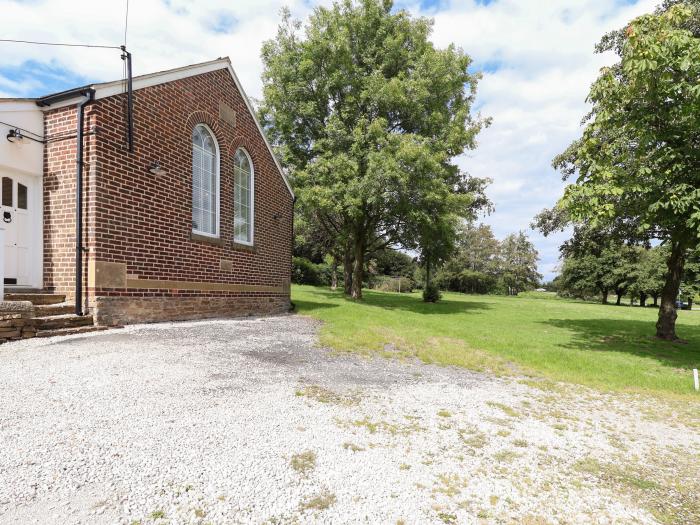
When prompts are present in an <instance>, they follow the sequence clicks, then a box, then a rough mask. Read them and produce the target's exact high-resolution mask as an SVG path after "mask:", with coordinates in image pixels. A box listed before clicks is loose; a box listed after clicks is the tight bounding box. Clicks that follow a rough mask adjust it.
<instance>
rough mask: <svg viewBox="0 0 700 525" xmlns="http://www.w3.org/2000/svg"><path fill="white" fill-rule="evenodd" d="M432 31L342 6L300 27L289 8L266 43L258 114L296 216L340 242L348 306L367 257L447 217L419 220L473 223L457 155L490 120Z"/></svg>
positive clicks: (390, 12) (467, 76)
mask: <svg viewBox="0 0 700 525" xmlns="http://www.w3.org/2000/svg"><path fill="white" fill-rule="evenodd" d="M431 28H432V22H431V21H430V20H428V19H425V18H414V17H412V16H411V15H410V14H408V12H406V11H403V10H396V11H395V10H394V9H393V2H392V1H391V0H343V1H338V2H335V3H334V4H333V5H332V6H331V7H329V8H326V7H318V8H316V9H314V11H313V14H312V15H311V17H310V18H309V20H308V23H307V24H306V25H304V26H302V24H301V23H300V22H298V21H294V20H292V19H291V18H290V15H289V12H288V11H286V12H285V13H284V18H283V21H282V24H281V25H280V27H279V29H278V32H277V36H276V37H275V38H274V39H272V40H270V41H268V42H266V43H265V44H264V46H263V50H262V59H263V62H264V72H263V95H264V100H263V101H262V104H261V107H260V116H261V118H262V121H263V124H264V125H265V126H266V128H267V131H268V133H269V134H270V136H271V138H272V140H273V143H274V145H275V146H276V148H277V149H278V151H279V153H280V156H281V159H282V162H283V164H284V165H285V167H286V168H287V169H288V170H289V173H290V176H291V179H292V181H293V184H294V186H295V189H296V192H297V195H298V197H299V200H300V201H301V203H302V204H301V205H302V209H304V210H308V211H309V212H310V213H313V216H314V222H315V224H318V226H319V227H321V228H324V229H325V230H326V231H327V234H328V235H329V236H331V237H333V238H337V239H338V243H337V245H338V246H340V247H341V248H342V249H343V252H344V256H343V263H344V267H345V273H344V274H345V281H346V291H349V292H351V294H352V296H353V297H355V298H361V296H362V282H363V275H364V271H365V258H366V256H367V254H369V253H373V252H376V251H377V250H379V249H381V248H382V247H384V246H396V245H403V246H406V247H410V245H411V244H415V241H416V236H415V234H416V231H419V232H424V233H425V232H428V231H429V230H430V228H429V227H428V225H427V224H426V217H428V219H429V220H433V219H434V220H435V221H436V224H438V223H439V225H440V227H439V228H437V229H438V230H440V231H441V232H442V231H444V228H443V226H444V225H445V224H447V223H449V222H450V221H448V220H447V219H446V218H445V217H444V216H430V215H429V214H428V213H427V212H430V213H439V214H443V213H444V214H448V213H449V214H457V215H469V214H470V213H471V210H472V209H473V206H474V205H475V202H476V201H475V198H474V196H473V195H472V193H471V188H470V184H471V183H472V182H473V181H472V180H471V179H470V178H469V177H468V176H467V175H466V174H464V173H462V172H461V171H460V170H459V169H458V167H457V166H456V165H455V163H454V158H455V157H456V156H458V155H460V154H462V153H463V152H464V151H465V150H466V149H472V148H474V147H475V145H476V144H475V138H476V135H477V133H478V132H479V130H480V129H481V128H482V127H483V126H484V125H485V124H486V123H487V122H486V121H485V120H482V119H480V118H478V117H473V116H472V115H471V107H472V104H473V100H474V95H475V92H476V86H477V80H478V77H477V76H476V75H473V74H471V73H470V72H469V71H468V68H469V65H470V63H471V60H470V58H469V56H467V55H466V54H465V53H464V52H463V51H462V50H461V49H458V48H456V47H454V46H449V47H448V48H446V49H437V48H436V47H435V46H434V45H433V44H432V43H431V42H430V40H429V36H430V32H431ZM447 197H449V199H450V202H449V205H447V206H444V207H441V206H436V205H435V203H436V202H437V201H439V200H441V199H442V200H444V199H446V198H447ZM426 240H427V238H426ZM437 248H438V247H436V246H431V247H428V246H425V247H424V249H422V250H421V251H422V252H424V253H426V254H428V253H432V252H435V251H436V249H437Z"/></svg>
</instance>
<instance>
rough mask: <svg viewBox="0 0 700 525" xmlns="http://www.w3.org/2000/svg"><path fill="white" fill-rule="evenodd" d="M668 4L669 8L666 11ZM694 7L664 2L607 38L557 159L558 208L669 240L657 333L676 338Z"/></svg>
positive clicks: (688, 221) (695, 86)
mask: <svg viewBox="0 0 700 525" xmlns="http://www.w3.org/2000/svg"><path fill="white" fill-rule="evenodd" d="M671 4H673V5H671ZM694 5H695V3H693V4H688V3H674V2H669V3H668V5H667V6H665V8H664V9H662V10H661V11H659V12H658V13H656V14H649V15H644V16H641V17H639V18H637V19H635V20H633V21H632V22H631V23H630V24H629V26H627V27H626V28H625V29H624V31H623V32H618V33H615V34H613V35H609V36H608V37H605V38H604V39H603V41H602V42H601V45H600V46H599V51H610V50H612V51H615V52H617V53H618V55H619V56H620V61H619V62H618V63H617V64H615V65H614V66H612V67H608V68H604V69H603V70H602V71H601V74H600V76H599V78H598V79H597V80H596V82H595V83H594V84H593V86H592V87H591V91H590V94H589V97H588V100H589V102H591V104H592V106H593V109H592V111H591V113H590V114H589V116H588V117H587V124H586V127H585V129H584V131H583V135H582V137H581V138H580V139H578V140H576V141H575V142H574V143H573V144H572V145H571V146H570V147H569V148H568V149H567V150H566V151H565V152H564V153H563V154H562V155H560V156H559V157H557V158H556V159H555V161H554V165H555V167H557V168H559V169H560V170H561V171H562V172H563V173H564V176H565V178H568V177H571V176H575V177H576V179H575V182H574V183H573V184H570V185H569V186H568V187H567V188H566V191H565V194H564V197H563V198H562V199H561V201H560V203H559V207H560V208H561V209H564V210H565V212H566V214H567V215H568V217H569V218H570V219H571V220H573V221H574V222H577V223H587V224H589V225H590V226H592V227H594V228H597V227H601V228H609V227H611V226H613V225H615V224H624V225H634V226H635V227H636V229H637V232H638V233H639V234H640V235H643V236H647V237H653V238H657V239H660V240H662V241H665V242H668V243H669V247H670V252H669V258H668V261H667V265H668V270H669V271H668V273H667V280H666V284H665V287H664V291H663V294H662V295H663V298H662V305H661V309H660V312H659V322H658V323H657V336H659V337H661V338H664V339H675V338H676V334H675V319H676V317H677V314H676V311H675V296H676V294H677V293H678V288H679V284H680V279H681V275H682V270H683V262H684V257H685V254H686V251H687V250H688V249H694V248H695V247H696V246H697V245H698V243H699V242H700V169H699V168H700V111H698V109H699V108H700V60H698V56H700V39H698V38H697V37H696V36H695V35H694V34H693V31H692V28H691V26H692V25H693V16H694V15H697V10H696V9H695V8H694V7H693V6H694Z"/></svg>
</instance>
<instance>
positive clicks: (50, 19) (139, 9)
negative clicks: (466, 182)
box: [0, 0, 658, 278]
mask: <svg viewBox="0 0 700 525" xmlns="http://www.w3.org/2000/svg"><path fill="white" fill-rule="evenodd" d="M329 1H330V0H322V1H314V0H286V1H285V0H236V1H235V2H231V1H230V0H200V1H199V2H197V3H194V2H191V1H189V0H139V1H138V2H134V1H132V2H131V6H130V19H129V32H128V41H127V43H128V45H129V48H130V49H131V51H132V52H133V54H134V72H135V74H142V73H148V72H152V71H158V70H162V69H167V68H171V67H177V66H182V65H186V64H190V63H196V62H202V61H206V60H211V59H213V58H217V57H220V56H229V57H231V60H232V62H233V65H234V67H235V69H236V71H237V73H238V75H239V77H240V78H241V81H242V83H243V86H244V88H245V89H246V91H247V92H248V94H249V95H251V96H252V97H259V95H260V90H261V83H260V73H261V63H260V59H259V55H260V46H261V44H262V42H263V41H264V40H266V39H268V38H271V37H272V36H274V33H275V30H276V26H277V23H278V22H279V10H280V8H281V7H282V6H288V7H289V8H290V9H291V11H292V13H293V14H294V15H295V16H297V17H300V18H304V17H306V16H307V15H308V14H309V12H310V9H311V8H313V6H315V5H317V4H327V3H329ZM657 3H658V1H657V0H636V1H635V0H547V1H546V2H542V0H396V4H397V7H401V8H406V9H408V10H410V11H411V12H413V13H414V14H416V15H423V16H429V17H432V18H433V19H434V31H433V35H432V39H433V41H434V42H435V43H436V45H438V46H440V47H444V46H447V45H449V44H451V43H454V44H456V45H458V46H460V47H462V48H463V49H464V50H465V51H466V52H467V53H469V54H470V55H471V56H472V58H473V59H474V68H475V69H478V70H480V71H482V72H483V79H482V81H481V84H480V86H479V95H478V99H477V106H476V107H477V108H478V110H479V111H480V112H482V114H484V115H487V116H490V117H492V118H493V125H492V126H491V127H490V128H489V129H487V130H486V131H484V132H483V134H482V135H481V136H480V140H479V148H478V149H477V150H476V151H473V152H469V153H468V154H467V155H464V156H463V157H461V158H460V159H459V164H460V165H461V166H462V167H463V168H464V169H465V170H467V171H469V172H470V173H471V174H473V175H475V176H479V177H490V178H491V179H493V181H494V182H493V184H492V185H491V187H490V188H489V190H488V193H489V196H490V197H491V199H492V200H493V201H494V203H495V205H496V212H495V213H493V214H492V215H490V216H489V217H486V218H484V222H486V223H488V224H490V225H491V226H492V227H493V229H494V231H495V233H496V235H497V236H498V237H503V236H505V235H507V234H508V233H510V232H515V231H518V230H520V229H524V230H528V225H529V223H530V221H531V219H532V217H533V216H534V215H535V214H536V213H537V212H538V211H540V210H541V209H542V208H544V207H550V206H552V205H553V204H554V203H555V202H556V200H557V198H558V197H559V196H560V195H561V192H562V189H563V184H564V183H563V182H562V181H561V177H560V176H559V175H558V174H557V173H556V172H554V170H553V169H552V168H551V166H550V164H551V160H552V158H553V157H554V156H555V155H556V154H558V153H559V152H561V151H562V150H563V149H564V148H565V147H566V146H567V145H568V144H569V143H570V142H571V140H573V139H574V138H575V137H576V136H577V135H578V134H579V133H580V127H579V125H580V121H581V118H582V117H583V115H584V114H585V113H586V111H587V107H586V104H585V98H586V94H587V92H588V88H589V87H590V84H591V82H592V81H593V80H594V79H595V77H596V75H597V72H598V70H599V69H600V67H602V66H603V65H605V64H606V63H609V62H610V61H611V60H612V59H613V57H609V56H600V55H595V54H594V53H593V46H594V45H595V43H596V42H597V41H598V39H599V38H600V36H601V35H603V34H604V33H606V32H607V31H609V30H611V29H614V28H617V27H621V26H623V25H624V24H625V23H626V22H627V21H629V20H630V19H631V18H633V17H635V16H638V15H639V14H642V13H644V12H648V11H650V10H652V9H653V8H654V7H655V5H656V4H657ZM96 5H98V4H96V3H95V2H93V1H87V0H22V1H20V0H0V13H2V19H1V21H0V35H1V36H2V38H17V39H27V40H48V41H63V42H83V43H85V42H87V43H97V44H108V45H119V44H121V43H122V40H123V31H124V7H125V0H113V1H110V2H100V3H99V8H97V7H96ZM0 51H1V52H0V96H5V97H31V96H39V95H43V94H47V93H52V92H56V91H61V90H63V89H66V88H70V87H75V86H78V85H82V84H85V83H89V82H93V81H105V80H114V79H117V78H121V76H122V61H121V60H120V59H119V51H117V50H103V49H99V50H95V49H75V48H54V47H50V48H48V47H32V46H20V45H13V44H3V43H0ZM528 233H529V235H530V236H531V238H532V240H533V241H534V242H535V245H536V246H537V248H538V250H539V252H540V257H541V261H540V271H541V272H542V273H543V274H545V276H546V277H547V278H551V277H552V276H553V275H554V273H555V271H556V266H557V260H558V250H557V247H558V245H559V244H560V243H561V241H562V240H563V236H555V237H551V238H548V239H545V238H542V237H541V236H540V235H538V234H537V233H536V232H531V231H529V232H528Z"/></svg>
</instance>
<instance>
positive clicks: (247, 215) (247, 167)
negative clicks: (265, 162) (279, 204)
mask: <svg viewBox="0 0 700 525" xmlns="http://www.w3.org/2000/svg"><path fill="white" fill-rule="evenodd" d="M253 181H254V178H253V163H252V162H251V161H250V156H249V155H248V153H247V152H246V150H244V149H242V148H239V149H238V150H236V154H235V155H234V157H233V209H234V216H233V240H234V241H236V242H240V243H242V244H253V211H254V210H253V208H254V191H253V188H254V183H253Z"/></svg>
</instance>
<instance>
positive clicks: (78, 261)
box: [75, 89, 95, 316]
mask: <svg viewBox="0 0 700 525" xmlns="http://www.w3.org/2000/svg"><path fill="white" fill-rule="evenodd" d="M83 95H84V96H85V97H87V98H85V99H84V100H82V101H81V102H79V103H78V106H77V111H78V130H77V131H78V133H77V138H76V155H75V165H76V176H75V315H80V316H82V315H83V128H84V127H85V106H87V105H88V104H89V103H90V102H92V101H93V100H95V90H94V89H88V90H87V91H85V92H84V93H83Z"/></svg>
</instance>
